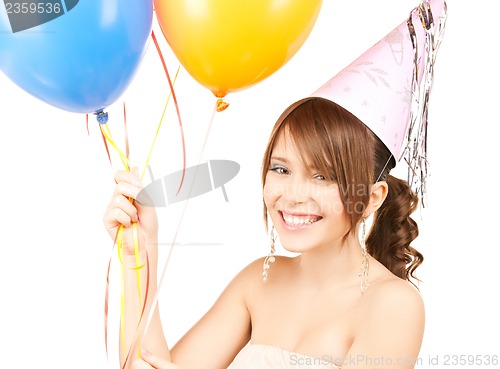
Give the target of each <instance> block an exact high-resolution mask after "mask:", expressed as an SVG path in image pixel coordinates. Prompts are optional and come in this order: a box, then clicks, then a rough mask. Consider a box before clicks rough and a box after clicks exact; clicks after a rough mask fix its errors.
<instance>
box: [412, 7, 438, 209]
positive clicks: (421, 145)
mask: <svg viewBox="0 0 500 369" xmlns="http://www.w3.org/2000/svg"><path fill="white" fill-rule="evenodd" d="M415 12H418V16H419V18H420V21H421V23H422V27H423V29H424V32H425V44H424V50H419V47H418V41H419V40H418V39H417V38H418V36H417V32H416V31H415V25H414V24H413V15H414V14H415ZM435 16H436V15H435V14H433V13H432V10H431V5H430V0H424V1H423V2H422V4H420V6H418V7H417V8H415V9H414V10H412V12H411V14H410V17H409V18H408V21H407V25H408V29H409V32H410V38H411V42H412V46H413V50H414V60H413V65H414V68H413V77H412V87H411V89H412V98H413V99H412V104H411V115H410V125H409V131H408V141H407V146H406V147H405V152H404V155H405V161H406V163H407V164H408V168H409V169H408V183H409V184H410V186H411V187H412V188H413V189H414V190H415V192H416V194H417V195H418V197H419V198H420V199H421V201H422V206H425V193H426V179H427V167H428V162H427V123H428V112H429V107H428V104H429V96H430V93H431V90H432V84H433V81H434V64H435V61H436V55H437V51H438V49H439V46H440V45H441V41H442V39H443V36H444V28H445V25H446V18H447V6H446V2H444V3H443V9H442V12H441V14H439V17H438V19H437V23H435ZM420 52H422V54H423V55H420Z"/></svg>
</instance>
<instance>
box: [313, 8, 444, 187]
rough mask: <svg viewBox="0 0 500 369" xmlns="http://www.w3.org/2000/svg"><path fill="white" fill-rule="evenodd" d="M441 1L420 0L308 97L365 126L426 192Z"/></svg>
mask: <svg viewBox="0 0 500 369" xmlns="http://www.w3.org/2000/svg"><path fill="white" fill-rule="evenodd" d="M446 15H447V11H446V3H445V1H444V0H423V1H422V3H421V4H420V5H419V6H418V7H417V8H415V9H413V10H412V11H411V13H410V16H409V18H408V20H406V21H404V22H403V23H402V24H401V25H400V26H399V27H397V28H395V29H394V30H393V31H392V32H390V33H389V34H388V35H387V36H386V37H384V38H383V39H382V40H380V41H379V42H378V43H376V44H375V45H374V46H372V47H371V48H370V49H369V50H368V51H366V52H365V53H364V54H363V55H361V56H360V57H359V58H357V59H356V60H355V61H354V62H352V63H351V64H350V65H349V66H347V67H346V68H344V69H343V70H342V71H341V72H340V73H338V74H337V75H336V76H335V77H333V78H332V79H330V80H329V81H328V82H327V83H326V84H324V85H323V86H322V87H321V88H320V89H318V90H317V91H316V92H314V93H313V94H312V96H318V97H323V98H326V99H329V100H332V101H334V102H335V103H337V104H338V105H340V106H342V107H343V108H344V109H346V110H348V111H349V112H351V113H352V114H353V115H355V116H356V117H357V118H358V119H359V120H361V121H362V122H363V123H364V124H366V126H367V127H368V128H370V129H371V130H372V131H373V132H374V133H375V134H376V135H377V136H378V137H379V139H380V140H381V141H382V142H383V143H384V144H385V145H386V146H387V148H388V149H389V150H390V152H391V153H392V155H393V156H394V158H395V159H396V160H400V159H401V158H402V157H403V156H404V157H405V160H406V161H407V163H408V165H409V167H410V170H409V178H408V181H409V183H410V184H411V185H412V186H415V184H416V185H417V188H416V190H417V192H419V194H420V195H423V192H425V177H426V172H427V169H426V168H427V161H426V157H425V155H426V132H427V112H428V99H429V93H430V90H431V87H432V81H433V72H434V62H435V57H436V53H437V50H438V48H439V45H440V43H441V40H442V37H443V34H444V26H445V22H446Z"/></svg>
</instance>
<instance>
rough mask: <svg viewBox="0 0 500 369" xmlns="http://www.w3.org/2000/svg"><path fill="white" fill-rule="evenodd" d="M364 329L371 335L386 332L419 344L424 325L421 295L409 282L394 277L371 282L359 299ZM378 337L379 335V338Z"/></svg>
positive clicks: (416, 344)
mask: <svg viewBox="0 0 500 369" xmlns="http://www.w3.org/2000/svg"><path fill="white" fill-rule="evenodd" d="M362 300H364V301H363V302H362V309H361V311H362V315H363V317H364V318H363V319H362V321H363V325H364V327H365V328H366V327H371V329H369V331H371V332H379V333H380V332H385V334H386V335H390V336H392V337H399V338H400V339H404V340H407V341H408V342H413V343H414V347H417V346H419V345H420V342H421V340H422V337H423V332H424V325H425V308H424V302H423V299H422V296H421V295H420V292H419V291H418V290H417V288H416V287H415V286H414V285H412V284H411V283H410V282H408V281H406V280H403V279H400V278H398V277H396V276H394V275H392V276H391V277H388V278H383V279H381V280H378V281H374V283H373V284H372V285H370V286H369V288H368V290H367V291H366V293H365V295H364V296H363V297H362ZM378 337H380V336H378Z"/></svg>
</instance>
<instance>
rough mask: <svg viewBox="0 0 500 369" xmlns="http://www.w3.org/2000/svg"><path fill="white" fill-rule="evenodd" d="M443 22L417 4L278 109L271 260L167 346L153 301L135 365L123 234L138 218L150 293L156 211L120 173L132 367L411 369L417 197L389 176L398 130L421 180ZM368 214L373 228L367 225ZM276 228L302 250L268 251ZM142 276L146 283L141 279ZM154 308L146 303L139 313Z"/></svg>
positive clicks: (266, 188)
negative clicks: (320, 82)
mask: <svg viewBox="0 0 500 369" xmlns="http://www.w3.org/2000/svg"><path fill="white" fill-rule="evenodd" d="M445 19H446V4H445V2H444V0H423V1H422V3H421V4H420V6H419V7H417V8H415V9H414V10H413V11H412V12H411V14H410V17H409V18H408V19H407V20H405V21H404V22H403V23H402V24H401V25H400V26H399V27H397V28H396V29H394V30H393V31H392V32H391V33H389V34H388V35H387V36H386V37H385V38H384V39H382V40H381V41H380V42H378V43H377V44H375V45H374V46H373V47H372V48H371V49H369V50H368V51H367V52H365V53H364V54H363V55H361V57H359V58H358V59H356V60H355V61H354V62H353V63H351V64H350V65H349V66H348V67H347V68H345V69H344V70H343V71H341V72H340V73H339V74H338V75H336V76H335V77H334V78H332V79H331V80H330V81H328V82H327V83H326V84H325V85H324V86H322V87H321V88H320V89H319V90H318V91H317V92H316V93H315V94H314V95H313V96H311V97H308V98H305V99H302V100H300V101H298V102H296V103H294V104H292V105H291V106H290V107H289V108H288V109H286V110H285V111H284V112H283V114H282V115H281V117H280V118H279V119H278V121H277V122H276V125H275V126H274V129H273V131H272V133H271V137H270V139H269V143H268V146H267V149H266V151H265V154H264V159H263V165H262V182H263V200H264V217H265V220H266V224H268V222H269V221H270V222H271V223H272V226H271V234H272V237H271V239H272V241H271V253H270V254H269V256H268V257H266V258H263V259H259V260H256V261H254V262H253V263H251V264H249V265H248V266H247V267H246V268H244V269H243V270H242V271H241V272H240V273H239V274H238V275H237V276H236V277H234V279H233V280H232V281H231V282H230V283H229V285H228V286H227V287H226V289H225V290H224V291H223V292H222V294H221V296H220V297H219V298H218V300H217V301H216V302H215V304H214V305H213V306H212V308H211V309H210V310H209V311H208V312H207V313H206V314H205V315H204V316H203V317H202V318H201V319H200V321H199V322H198V323H197V324H195V326H194V327H193V328H192V329H191V330H189V332H187V333H186V334H185V336H183V337H182V339H180V341H179V342H177V343H176V344H175V346H173V347H172V348H171V349H169V347H168V346H167V343H166V342H165V338H164V334H163V331H162V325H161V321H160V317H159V313H158V308H157V307H156V311H155V312H154V313H153V315H152V320H151V324H150V325H149V328H148V330H147V332H146V335H145V336H144V337H141V347H140V348H141V358H140V359H135V358H137V356H138V355H137V352H138V345H137V341H134V335H135V333H136V331H138V332H142V329H143V327H144V321H145V320H143V321H142V323H141V326H140V327H138V330H137V325H138V319H139V315H140V312H139V308H140V306H141V302H140V301H137V295H138V294H137V293H134V291H136V289H137V280H136V271H135V270H133V269H132V268H133V267H135V265H136V260H135V255H134V247H133V246H132V245H131V244H132V229H131V228H133V226H132V224H133V223H136V224H137V227H138V234H139V238H140V258H141V259H142V262H141V263H146V261H145V260H146V256H147V260H148V265H149V275H150V277H151V280H150V285H149V286H150V287H149V288H150V290H149V294H150V296H152V295H155V293H156V272H157V269H156V268H157V265H156V264H157V246H156V245H157V233H158V223H157V220H156V215H155V212H154V208H151V207H145V206H141V205H140V204H139V203H138V202H137V201H135V202H133V203H130V202H129V200H128V198H129V197H131V198H134V199H135V198H136V196H137V194H138V193H139V191H140V190H141V188H142V185H141V183H140V181H139V179H138V176H137V173H136V172H118V173H117V174H116V177H115V179H116V182H117V186H116V190H115V192H114V194H113V198H112V201H111V203H110V205H109V207H108V209H107V211H106V213H105V216H104V221H105V224H106V227H107V229H108V231H109V234H110V235H111V237H113V238H114V237H115V235H116V232H117V229H118V228H119V227H120V225H123V226H124V227H125V233H126V234H125V243H126V245H125V252H126V253H128V255H125V256H124V263H125V264H127V263H129V264H130V265H131V267H132V268H131V269H130V270H127V271H126V276H125V286H126V291H127V292H128V293H127V294H126V296H127V301H126V302H125V303H126V309H125V313H126V314H125V323H126V324H125V332H124V336H125V345H126V348H127V349H128V347H132V351H131V352H132V354H131V356H129V360H128V361H127V362H126V364H127V365H129V364H130V366H131V367H132V368H134V369H143V368H144V369H147V368H156V369H170V368H181V369H200V368H203V369H224V368H227V367H228V366H229V365H231V368H232V369H276V368H284V369H289V368H294V369H299V368H300V369H305V368H309V369H319V368H337V367H342V368H358V369H361V368H373V367H377V368H406V369H408V368H413V367H414V366H415V364H416V363H417V360H418V353H419V350H420V345H421V342H422V336H423V330H424V306H423V303H422V299H421V297H420V294H419V292H418V290H417V289H416V288H415V286H414V285H413V284H412V283H411V281H410V280H411V279H412V278H414V272H415V269H416V268H417V267H418V266H419V265H420V264H421V262H422V260H423V257H422V255H421V254H420V253H419V252H417V251H416V250H415V249H414V248H412V247H411V245H410V244H411V242H412V241H413V240H414V239H415V237H417V234H418V228H417V225H416V223H415V222H414V221H413V220H412V219H411V218H410V214H411V213H412V212H413V211H414V209H415V207H416V206H417V202H418V198H417V196H416V195H415V194H414V193H413V191H412V190H411V189H410V187H409V186H408V185H407V183H406V182H405V181H403V180H400V179H397V178H395V177H393V176H391V175H390V173H389V172H390V170H391V169H392V168H393V167H394V166H395V164H396V161H395V158H399V157H400V156H401V152H402V150H403V149H404V150H406V149H407V147H403V146H404V142H405V137H406V135H407V132H406V131H409V132H410V133H411V134H409V136H410V138H411V141H410V142H411V146H412V148H411V149H410V151H409V153H410V154H409V156H408V157H409V159H410V160H408V161H409V166H410V168H411V169H412V170H414V172H425V170H424V169H423V168H422V165H421V163H423V162H424V163H425V127H426V122H427V121H426V119H427V112H428V108H427V103H428V98H429V92H430V88H431V86H432V73H433V71H434V60H435V56H436V52H437V49H438V46H439V44H440V42H441V39H442V36H443V31H444V23H445ZM417 123H419V124H417ZM420 123H422V124H420ZM408 127H410V129H408ZM417 127H420V129H417ZM413 134H416V135H417V137H416V138H414V137H413V136H412V135H413ZM413 149H415V150H413ZM422 153H423V154H424V155H423V158H424V159H422ZM371 215H373V224H372V226H371V229H370V230H369V231H368V230H367V229H366V224H365V223H366V222H365V219H366V218H367V217H369V216H371ZM274 231H276V232H277V234H278V235H279V238H280V241H281V244H282V246H283V247H284V248H285V249H286V250H289V251H292V252H296V253H298V256H296V257H277V256H276V257H275V256H274V240H275V235H274ZM358 235H360V236H359V237H358ZM145 269H146V268H143V269H142V270H141V273H143V274H144V273H146V270H145ZM145 280H146V278H145V275H143V276H142V277H141V281H142V282H143V283H144V281H145ZM144 288H145V286H143V289H144ZM150 300H151V299H150ZM148 309H149V310H148ZM150 309H151V301H149V302H148V306H146V315H147V314H148V312H149V311H150ZM124 351H126V350H124ZM134 359H135V360H134ZM125 361H126V359H125V357H122V363H123V362H125Z"/></svg>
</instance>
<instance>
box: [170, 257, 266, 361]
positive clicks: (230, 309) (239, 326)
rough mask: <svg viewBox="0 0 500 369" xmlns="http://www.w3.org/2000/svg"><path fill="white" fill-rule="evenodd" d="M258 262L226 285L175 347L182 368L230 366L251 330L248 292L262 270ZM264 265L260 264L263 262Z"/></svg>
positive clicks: (176, 357)
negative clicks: (246, 298)
mask: <svg viewBox="0 0 500 369" xmlns="http://www.w3.org/2000/svg"><path fill="white" fill-rule="evenodd" d="M256 264H258V263H256V262H254V263H252V264H250V265H249V266H247V267H246V268H245V269H243V270H242V271H241V272H240V273H239V274H238V275H237V276H236V277H235V278H234V279H233V280H232V281H231V282H230V283H229V285H228V286H227V287H226V288H225V289H224V291H223V292H222V294H221V295H220V296H219V298H218V299H217V301H216V302H215V303H214V305H213V306H212V307H211V308H210V310H209V311H208V312H207V313H206V314H205V315H204V316H203V317H202V318H201V319H200V320H199V321H198V322H197V323H196V324H195V325H194V326H193V327H192V328H191V329H190V330H189V331H188V332H187V333H186V334H185V335H184V336H183V337H182V338H181V339H180V341H179V342H178V343H177V344H176V345H175V346H174V347H173V348H172V350H171V357H172V362H173V363H175V364H177V365H178V366H179V367H180V368H181V369H191V368H194V369H199V368H204V369H220V368H227V366H228V365H229V364H230V363H231V362H232V360H233V359H234V357H235V356H236V354H237V353H238V352H239V351H240V349H241V348H242V347H243V346H244V345H245V344H246V343H247V342H248V340H249V339H250V333H251V322H250V315H249V312H248V309H247V306H246V302H245V296H246V295H247V293H248V291H249V289H250V288H251V287H250V286H251V284H252V282H253V280H254V279H255V278H257V279H258V278H259V277H258V274H256V273H260V272H259V271H258V270H257V269H256V268H257V265H256ZM259 267H260V264H259Z"/></svg>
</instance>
